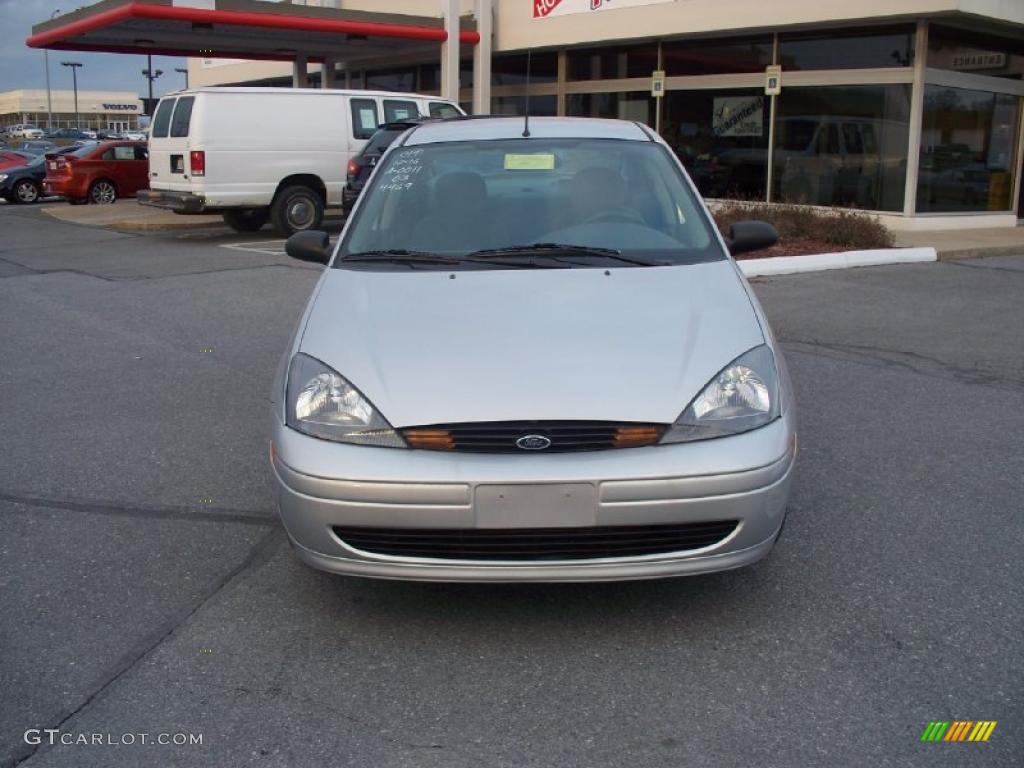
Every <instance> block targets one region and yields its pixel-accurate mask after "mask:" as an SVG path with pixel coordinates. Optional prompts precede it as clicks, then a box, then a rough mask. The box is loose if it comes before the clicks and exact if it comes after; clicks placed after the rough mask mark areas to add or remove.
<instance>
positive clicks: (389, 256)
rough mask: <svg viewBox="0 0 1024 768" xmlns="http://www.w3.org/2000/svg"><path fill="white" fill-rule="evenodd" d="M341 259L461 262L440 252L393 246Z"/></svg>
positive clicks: (437, 262) (422, 262)
mask: <svg viewBox="0 0 1024 768" xmlns="http://www.w3.org/2000/svg"><path fill="white" fill-rule="evenodd" d="M341 261H387V262H391V263H392V264H459V263H461V261H462V260H461V259H453V258H451V257H450V256H444V255H442V254H440V253H431V252H430V251H407V250H405V249H404V248H392V249H389V250H386V251H362V252H360V253H350V254H348V255H347V256H342V257H341Z"/></svg>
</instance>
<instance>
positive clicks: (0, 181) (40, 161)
mask: <svg viewBox="0 0 1024 768" xmlns="http://www.w3.org/2000/svg"><path fill="white" fill-rule="evenodd" d="M44 176H46V158H45V157H43V156H42V155H39V156H38V157H33V158H28V159H26V160H25V161H24V162H23V163H22V164H21V165H15V166H11V167H8V168H0V197H3V198H4V199H5V200H6V201H7V202H9V203H34V202H36V201H37V200H39V198H40V197H42V196H43V177H44Z"/></svg>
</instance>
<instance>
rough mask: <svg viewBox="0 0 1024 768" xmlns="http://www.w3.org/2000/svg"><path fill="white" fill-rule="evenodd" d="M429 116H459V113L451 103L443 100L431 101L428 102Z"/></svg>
mask: <svg viewBox="0 0 1024 768" xmlns="http://www.w3.org/2000/svg"><path fill="white" fill-rule="evenodd" d="M430 116H431V117H459V116H460V113H459V110H457V109H456V108H455V107H453V106H452V105H451V104H446V103H445V102H443V101H432V102H430Z"/></svg>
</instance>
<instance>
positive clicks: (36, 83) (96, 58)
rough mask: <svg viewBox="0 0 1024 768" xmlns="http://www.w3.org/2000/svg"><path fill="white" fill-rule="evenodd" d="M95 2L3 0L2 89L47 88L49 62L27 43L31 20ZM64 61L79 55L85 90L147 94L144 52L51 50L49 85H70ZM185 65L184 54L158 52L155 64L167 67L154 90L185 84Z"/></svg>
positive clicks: (66, 87)
mask: <svg viewBox="0 0 1024 768" xmlns="http://www.w3.org/2000/svg"><path fill="white" fill-rule="evenodd" d="M87 5H92V3H89V2H83V0H69V1H68V2H62V0H0V29H2V30H3V31H4V35H3V43H2V44H0V91H14V90H18V89H20V88H45V87H46V67H45V65H44V60H43V52H42V51H41V50H39V49H36V48H29V47H28V46H26V45H25V39H26V38H27V37H29V35H31V34H32V25H33V24H39V23H40V22H43V21H46V20H47V19H48V18H49V17H50V14H52V13H53V12H54V11H56V10H60V11H62V12H64V13H68V12H70V11H73V10H75V9H77V8H82V7H85V6H87ZM61 61H80V62H81V63H82V65H83V66H82V67H81V69H79V70H78V88H79V90H83V91H133V92H135V93H137V94H139V95H140V96H146V95H147V94H148V87H149V86H148V84H147V82H146V78H145V77H143V76H142V70H144V69H145V68H146V57H145V56H136V55H133V54H126V53H82V52H79V51H50V87H51V88H53V89H54V90H69V91H70V90H71V71H70V69H69V68H68V67H62V66H61V65H60V62H61ZM175 67H181V68H184V67H185V59H182V58H175V57H173V56H154V57H153V69H162V70H163V71H164V73H163V75H161V76H160V77H159V78H158V79H157V80H155V81H154V82H153V95H154V96H160V95H162V94H163V93H164V92H166V91H173V90H178V89H180V88H183V87H184V86H185V76H184V75H183V74H181V73H180V72H175V71H174V68H175Z"/></svg>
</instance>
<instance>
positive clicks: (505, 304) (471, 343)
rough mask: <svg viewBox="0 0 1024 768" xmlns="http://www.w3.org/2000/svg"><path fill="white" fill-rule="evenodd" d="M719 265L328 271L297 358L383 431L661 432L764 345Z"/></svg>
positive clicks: (732, 276) (734, 280)
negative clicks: (611, 428) (617, 425)
mask: <svg viewBox="0 0 1024 768" xmlns="http://www.w3.org/2000/svg"><path fill="white" fill-rule="evenodd" d="M741 280H742V278H740V277H739V275H738V274H737V271H736V269H735V267H734V266H733V265H732V263H731V262H729V261H724V260H723V261H717V262H712V263H707V264H695V265H689V266H679V267H642V268H618V269H608V270H605V269H589V268H587V269H557V270H556V269H539V270H530V269H523V270H486V271H459V272H454V273H452V272H447V271H417V272H412V271H410V272H370V271H359V270H348V269H328V270H327V273H326V274H325V275H324V278H323V281H322V283H321V285H320V289H319V291H318V293H317V295H316V297H315V299H314V305H313V307H312V309H311V311H310V314H309V317H308V321H307V323H306V327H305V329H304V333H303V336H302V340H301V342H300V347H299V349H300V351H301V352H304V353H305V354H307V355H311V356H312V357H315V358H317V359H318V360H320V361H322V362H324V363H326V364H327V365H329V366H330V367H332V368H333V369H335V370H336V371H337V372H338V373H340V374H341V375H342V376H344V377H345V378H346V379H348V380H349V381H350V382H351V383H352V384H353V385H355V386H356V387H357V388H358V389H359V390H360V391H361V392H362V393H363V394H364V395H365V396H366V397H367V398H369V400H370V401H371V402H372V403H373V404H374V405H375V406H376V407H377V409H378V411H379V412H380V413H381V414H382V415H383V416H384V418H386V419H387V420H388V421H389V422H390V423H391V424H392V425H393V426H395V427H407V426H414V425H423V424H442V423H457V422H470V421H506V420H509V421H510V420H534V419H536V420H546V419H558V420H574V419H581V420H610V421H640V422H654V423H670V422H672V421H674V420H675V419H676V418H677V417H678V416H679V414H680V413H681V412H682V410H683V408H684V407H685V406H686V405H687V404H688V403H689V402H690V400H692V399H693V398H694V397H695V396H696V395H697V394H698V393H699V392H700V391H701V390H702V389H703V388H704V386H705V385H706V384H707V383H708V381H709V380H710V379H711V378H712V377H713V376H714V375H715V374H716V373H718V372H719V371H720V370H721V369H722V368H723V367H725V365H727V364H728V363H729V362H731V361H732V360H734V359H735V358H736V357H738V356H739V355H740V354H742V353H743V352H745V351H747V350H748V349H751V348H752V347H755V346H757V345H758V344H761V343H763V342H764V335H763V334H762V331H761V328H760V325H759V323H758V321H757V317H756V315H755V313H754V309H753V307H752V306H751V302H750V299H749V298H748V296H747V294H746V291H745V290H744V287H743V285H742V282H741Z"/></svg>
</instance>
